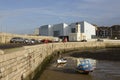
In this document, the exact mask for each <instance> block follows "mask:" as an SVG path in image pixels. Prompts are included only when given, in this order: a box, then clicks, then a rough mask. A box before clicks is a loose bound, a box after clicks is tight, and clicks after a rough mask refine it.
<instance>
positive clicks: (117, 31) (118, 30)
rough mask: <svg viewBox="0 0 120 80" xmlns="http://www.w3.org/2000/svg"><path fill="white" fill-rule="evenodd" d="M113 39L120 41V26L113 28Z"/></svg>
mask: <svg viewBox="0 0 120 80" xmlns="http://www.w3.org/2000/svg"><path fill="white" fill-rule="evenodd" d="M111 38H112V39H120V25H113V26H111Z"/></svg>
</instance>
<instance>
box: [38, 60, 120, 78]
mask: <svg viewBox="0 0 120 80" xmlns="http://www.w3.org/2000/svg"><path fill="white" fill-rule="evenodd" d="M38 80H120V62H112V61H98V63H97V68H96V70H94V72H92V73H90V74H89V75H85V74H80V73H77V72H75V71H74V70H66V69H65V70H63V69H62V70H61V69H57V68H52V67H49V68H47V69H46V70H45V71H44V72H43V74H42V75H41V77H40V78H39V79H38Z"/></svg>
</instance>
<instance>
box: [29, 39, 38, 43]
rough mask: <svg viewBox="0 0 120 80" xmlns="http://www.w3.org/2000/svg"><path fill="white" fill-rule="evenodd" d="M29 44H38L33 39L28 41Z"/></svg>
mask: <svg viewBox="0 0 120 80" xmlns="http://www.w3.org/2000/svg"><path fill="white" fill-rule="evenodd" d="M30 43H31V44H36V43H38V41H37V40H35V39H30Z"/></svg>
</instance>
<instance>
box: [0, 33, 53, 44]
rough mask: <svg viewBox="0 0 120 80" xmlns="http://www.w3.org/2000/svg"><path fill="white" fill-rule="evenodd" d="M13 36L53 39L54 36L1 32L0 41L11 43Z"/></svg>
mask: <svg viewBox="0 0 120 80" xmlns="http://www.w3.org/2000/svg"><path fill="white" fill-rule="evenodd" d="M13 37H22V38H28V39H37V40H39V39H53V38H54V37H52V36H49V37H48V36H33V35H18V34H11V33H1V32H0V43H9V42H10V39H11V38H13Z"/></svg>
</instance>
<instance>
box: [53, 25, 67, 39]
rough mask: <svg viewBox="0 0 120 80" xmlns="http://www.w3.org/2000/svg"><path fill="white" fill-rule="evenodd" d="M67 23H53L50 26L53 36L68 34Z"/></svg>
mask: <svg viewBox="0 0 120 80" xmlns="http://www.w3.org/2000/svg"><path fill="white" fill-rule="evenodd" d="M67 28H68V25H67V24H66V23H60V24H55V25H53V26H52V32H53V36H54V37H62V36H68V30H67Z"/></svg>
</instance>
